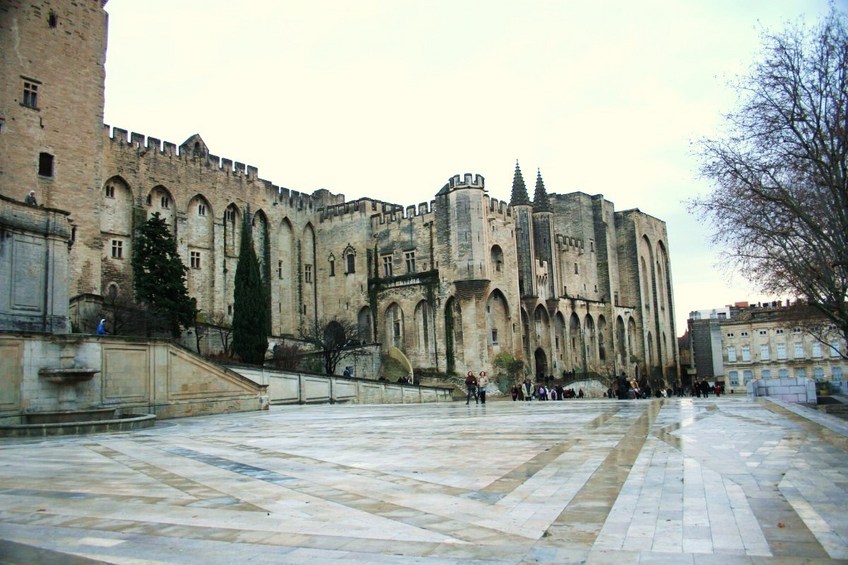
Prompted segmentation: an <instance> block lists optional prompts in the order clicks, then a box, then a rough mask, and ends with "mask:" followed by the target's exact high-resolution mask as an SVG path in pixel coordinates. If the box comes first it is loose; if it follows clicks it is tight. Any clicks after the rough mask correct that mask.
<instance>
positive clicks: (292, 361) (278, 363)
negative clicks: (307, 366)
mask: <svg viewBox="0 0 848 565" xmlns="http://www.w3.org/2000/svg"><path fill="white" fill-rule="evenodd" d="M273 352H274V354H273V363H274V367H276V368H277V369H280V370H283V371H294V370H295V369H297V368H298V366H299V365H300V363H301V361H302V360H303V353H304V352H303V348H302V347H301V346H300V345H298V344H296V343H278V344H277V345H275V346H274V348H273Z"/></svg>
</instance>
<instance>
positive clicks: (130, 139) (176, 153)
mask: <svg viewBox="0 0 848 565" xmlns="http://www.w3.org/2000/svg"><path fill="white" fill-rule="evenodd" d="M104 132H105V134H106V136H107V138H108V140H109V141H110V142H111V143H112V144H113V145H114V146H116V147H119V148H125V147H126V148H131V149H133V150H134V151H136V153H137V155H138V157H139V158H147V157H148V155H159V156H164V157H167V158H169V159H172V160H175V161H181V162H183V163H188V162H191V161H198V160H200V161H201V162H202V163H203V165H204V166H205V168H206V169H208V170H209V171H212V172H220V173H222V174H226V175H229V176H232V177H241V178H244V179H245V180H246V181H248V182H255V183H258V184H261V185H263V186H264V187H265V189H266V190H267V191H268V193H269V196H270V197H271V198H272V199H273V201H274V205H277V204H281V205H284V206H288V207H289V208H293V209H296V210H307V211H312V210H313V209H314V208H315V207H316V204H315V199H314V198H313V197H312V196H311V195H309V194H306V193H303V192H298V191H296V190H290V189H288V188H285V187H282V186H277V185H275V184H274V183H272V182H271V181H268V180H265V179H261V178H259V168H258V167H254V166H253V165H248V164H245V163H242V162H240V161H234V160H233V159H228V158H226V157H219V156H217V155H213V154H212V153H209V150H208V148H207V147H206V146H205V144H203V143H202V140H200V137H199V136H192V137H190V138H189V140H188V141H192V140H196V144H195V146H194V147H191V144H189V143H188V141H187V142H186V143H184V144H182V145H177V144H176V143H172V142H170V141H162V140H160V139H158V138H155V137H152V136H149V135H145V134H142V133H138V132H132V133H130V132H129V131H128V130H125V129H122V128H117V127H115V128H112V127H110V126H109V125H106V124H104Z"/></svg>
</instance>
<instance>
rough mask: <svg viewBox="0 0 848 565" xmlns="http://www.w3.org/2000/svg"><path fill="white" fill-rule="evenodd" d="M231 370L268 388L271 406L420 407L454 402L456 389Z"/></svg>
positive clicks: (231, 368) (265, 371)
mask: <svg viewBox="0 0 848 565" xmlns="http://www.w3.org/2000/svg"><path fill="white" fill-rule="evenodd" d="M228 369H230V370H231V371H234V372H236V373H239V374H240V375H242V376H244V377H246V378H248V379H250V380H252V381H254V382H256V383H258V384H260V385H267V386H268V398H269V400H270V402H271V404H334V403H349V404H418V403H424V402H451V401H453V398H452V396H451V394H452V391H453V388H452V387H439V386H418V385H411V384H402V383H393V382H388V381H374V380H369V379H357V378H349V377H341V376H338V375H333V376H328V375H316V374H311V373H296V372H288V371H277V370H271V369H259V368H254V367H244V366H239V365H229V366H228Z"/></svg>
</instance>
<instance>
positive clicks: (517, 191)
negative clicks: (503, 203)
mask: <svg viewBox="0 0 848 565" xmlns="http://www.w3.org/2000/svg"><path fill="white" fill-rule="evenodd" d="M509 205H510V206H521V205H524V206H529V205H530V198H529V197H528V196H527V187H526V186H524V177H523V176H521V168H520V167H519V166H518V161H516V162H515V176H513V177H512V196H511V197H510V200H509Z"/></svg>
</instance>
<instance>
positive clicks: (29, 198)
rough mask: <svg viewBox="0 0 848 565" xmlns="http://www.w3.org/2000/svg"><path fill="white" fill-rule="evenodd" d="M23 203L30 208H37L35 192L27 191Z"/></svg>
mask: <svg viewBox="0 0 848 565" xmlns="http://www.w3.org/2000/svg"><path fill="white" fill-rule="evenodd" d="M24 202H26V203H27V204H29V205H30V206H38V200H36V198H35V191H34V190H30V191H29V194H27V197H26V199H25V200H24Z"/></svg>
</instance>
